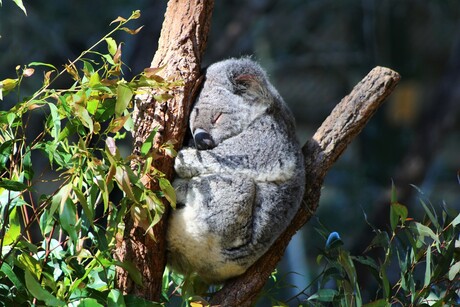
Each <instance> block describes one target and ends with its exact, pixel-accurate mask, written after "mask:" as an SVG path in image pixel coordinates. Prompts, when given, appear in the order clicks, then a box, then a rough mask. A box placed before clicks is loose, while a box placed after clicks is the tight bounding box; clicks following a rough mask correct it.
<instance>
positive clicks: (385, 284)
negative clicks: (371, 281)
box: [380, 266, 390, 299]
mask: <svg viewBox="0 0 460 307" xmlns="http://www.w3.org/2000/svg"><path fill="white" fill-rule="evenodd" d="M380 280H381V282H382V286H383V296H384V298H386V299H388V298H389V297H390V282H389V281H388V276H387V272H386V270H385V266H382V267H381V268H380Z"/></svg>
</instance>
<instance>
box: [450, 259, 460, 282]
mask: <svg viewBox="0 0 460 307" xmlns="http://www.w3.org/2000/svg"><path fill="white" fill-rule="evenodd" d="M459 272H460V261H457V262H456V263H455V264H454V265H453V266H451V267H450V269H449V274H448V277H449V280H450V281H453V280H454V278H455V277H456V276H457V275H458V273H459Z"/></svg>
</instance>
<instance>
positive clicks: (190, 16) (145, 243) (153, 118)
mask: <svg viewBox="0 0 460 307" xmlns="http://www.w3.org/2000/svg"><path fill="white" fill-rule="evenodd" d="M213 6H214V1H213V0H203V1H200V0H171V1H169V3H168V7H167V10H166V14H165V19H164V22H163V27H162V31H161V35H160V39H159V43H158V50H157V52H156V53H155V56H154V58H153V61H152V63H151V67H154V68H157V67H162V69H161V71H160V72H159V73H158V75H160V76H161V77H162V78H164V79H165V80H170V81H178V80H179V81H182V83H183V86H180V87H177V88H175V89H173V90H172V91H171V92H170V93H169V94H171V95H172V96H173V98H171V99H169V100H167V101H163V102H157V101H155V100H154V99H153V96H154V95H155V94H157V93H156V92H155V91H153V90H150V91H149V92H148V94H144V95H140V96H137V97H136V98H135V100H136V101H135V102H136V112H135V127H136V131H135V133H134V150H133V153H134V154H138V153H139V151H140V147H141V146H142V144H143V142H144V141H145V139H146V138H147V137H148V136H149V135H150V133H151V131H152V129H153V128H154V127H156V128H158V132H157V133H156V135H155V140H154V145H153V147H154V148H155V149H156V150H157V151H158V154H159V155H160V156H159V158H158V159H157V160H156V161H155V165H154V166H155V167H156V168H157V169H158V170H160V171H161V172H163V173H164V174H165V175H166V177H167V178H168V179H171V175H172V169H173V167H172V166H173V160H172V159H171V158H170V157H168V156H167V155H166V154H165V153H164V152H162V151H159V150H158V149H159V148H160V147H161V145H162V144H164V143H165V142H166V141H173V142H175V147H176V148H175V149H176V150H177V149H178V147H179V146H180V144H181V143H182V140H183V138H184V135H185V131H186V128H187V122H188V114H189V110H190V106H191V102H192V101H193V97H194V95H195V92H196V90H197V88H198V83H199V78H200V66H201V58H202V55H203V52H204V49H205V46H206V40H207V37H208V32H209V27H210V21H211V14H212V9H213ZM141 163H142V161H141ZM149 188H151V189H154V190H158V187H157V186H156V183H155V182H150V183H149ZM168 206H169V205H168V204H165V207H166V208H168ZM166 218H167V211H166V212H165V215H164V216H163V218H162V220H161V221H160V222H159V223H158V224H157V225H156V226H155V227H154V229H153V232H154V233H155V237H156V240H153V239H151V237H149V236H145V231H144V230H143V229H142V228H141V227H138V226H137V224H136V223H135V222H134V220H133V218H132V217H131V215H129V214H128V215H127V216H126V217H125V232H124V237H123V238H122V239H120V240H119V242H118V243H117V249H116V251H115V256H116V257H117V258H118V259H119V260H120V261H129V262H132V263H133V264H134V265H135V266H136V267H137V269H138V270H139V271H140V272H141V273H142V276H143V280H142V285H136V284H134V282H133V280H132V279H131V278H130V277H129V275H128V272H127V271H125V270H123V269H122V268H118V270H117V286H118V288H119V289H121V290H122V291H123V293H131V294H135V295H138V296H141V297H144V298H146V299H149V300H155V301H159V300H160V295H161V282H162V275H163V271H164V267H165V263H166V257H165V236H164V234H165V230H166V227H165V226H166V223H165V220H166Z"/></svg>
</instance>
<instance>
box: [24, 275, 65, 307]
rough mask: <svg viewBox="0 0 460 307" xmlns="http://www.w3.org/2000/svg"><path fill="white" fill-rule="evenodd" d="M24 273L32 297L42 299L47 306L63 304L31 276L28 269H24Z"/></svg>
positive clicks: (63, 304)
mask: <svg viewBox="0 0 460 307" xmlns="http://www.w3.org/2000/svg"><path fill="white" fill-rule="evenodd" d="M24 273H25V274H24V277H25V280H26V287H27V290H29V292H30V294H32V296H33V297H35V298H36V299H38V300H39V301H44V302H45V304H46V305H47V306H65V303H64V302H63V301H61V300H59V299H57V298H56V297H55V296H54V295H52V294H51V293H50V292H48V291H47V290H45V289H44V288H43V287H42V286H41V285H40V284H39V283H38V281H37V280H36V279H35V277H34V276H32V274H31V273H30V271H29V270H26V271H25V272H24Z"/></svg>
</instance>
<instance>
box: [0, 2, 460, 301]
mask: <svg viewBox="0 0 460 307" xmlns="http://www.w3.org/2000/svg"><path fill="white" fill-rule="evenodd" d="M25 6H26V8H27V13H28V16H27V17H26V16H24V14H23V12H21V11H20V10H19V9H18V8H17V7H16V6H15V5H14V4H13V2H12V1H3V6H2V7H1V8H0V36H1V37H0V55H1V56H0V80H2V79H4V78H7V77H14V76H15V67H16V65H19V64H20V65H24V64H27V63H29V62H32V61H40V62H46V63H51V64H53V65H56V66H59V65H63V64H64V63H66V62H68V60H69V59H70V60H71V59H74V58H76V57H77V56H78V55H79V54H80V52H81V51H83V50H85V49H87V48H88V47H90V46H91V45H92V44H93V43H94V42H95V41H97V40H98V38H100V37H101V36H102V35H103V34H104V33H106V32H107V30H108V28H109V23H110V21H111V20H113V19H115V18H116V17H117V16H118V15H121V16H128V15H129V14H130V13H131V12H132V11H133V10H135V9H140V10H141V12H142V16H141V18H140V19H138V20H137V21H136V22H137V23H138V26H140V25H145V27H144V28H143V30H142V31H141V33H139V34H138V35H136V36H128V35H126V37H122V38H119V39H118V40H119V41H120V40H121V41H124V42H125V44H124V46H123V61H124V62H125V63H127V65H128V66H129V68H130V70H129V69H126V71H125V73H126V74H127V78H129V76H130V74H133V75H135V74H137V73H139V72H141V71H142V70H143V68H145V67H148V66H149V64H150V61H151V59H152V57H153V54H154V52H155V50H156V46H157V39H158V37H159V33H160V29H161V24H162V22H163V14H164V12H165V8H166V1H165V0H161V1H160V0H157V1H147V0H138V1H122V0H112V1H110V2H106V1H102V0H92V1H88V0H80V1H76V0H72V1H58V0H47V1H43V0H36V1H30V2H25ZM135 27H136V25H133V26H132V28H135ZM248 54H250V55H253V56H254V58H255V59H256V60H258V61H260V62H261V63H262V65H263V66H264V67H265V68H266V69H267V71H268V73H269V75H270V76H271V79H272V81H273V83H274V84H275V86H276V87H277V88H278V90H279V91H280V93H281V94H282V96H283V97H284V98H285V100H286V101H287V103H288V104H289V105H290V106H291V109H292V110H293V112H294V114H295V116H296V118H297V122H298V134H299V138H300V139H301V142H302V143H303V142H305V140H306V139H307V138H309V137H311V136H312V134H313V133H314V131H315V130H316V128H318V127H319V125H320V124H321V122H322V121H323V120H324V118H325V117H326V116H327V115H328V114H329V113H330V111H331V110H332V108H333V107H334V106H335V105H336V104H337V103H338V102H339V101H340V99H341V98H342V97H344V96H345V95H346V94H347V93H348V92H349V91H350V90H351V89H352V87H353V86H354V85H355V84H356V83H357V82H358V81H359V80H361V79H362V78H363V77H364V76H365V75H366V74H367V73H368V72H369V71H370V70H371V69H372V68H373V67H374V66H377V65H380V66H387V67H390V68H392V69H394V70H396V71H398V72H399V73H400V74H401V75H402V80H401V82H400V84H399V85H398V87H397V89H396V91H395V93H394V94H392V95H391V97H390V99H389V100H388V101H387V102H386V104H385V105H384V106H383V107H382V108H381V109H380V110H379V111H378V112H377V114H376V115H375V117H374V118H373V119H372V120H371V121H370V123H369V124H368V126H367V127H366V128H365V129H364V131H363V133H362V134H361V135H360V136H358V137H357V138H356V139H355V141H354V142H353V143H352V145H351V146H350V147H349V148H348V149H347V151H346V152H345V154H344V155H343V156H342V157H341V158H340V160H339V161H338V162H337V163H336V165H335V166H334V167H333V169H332V170H331V171H330V173H329V174H328V176H327V178H326V181H325V184H324V189H323V193H322V194H323V195H322V199H321V204H320V207H319V210H318V212H317V216H318V218H319V219H320V220H321V222H322V223H323V224H324V225H326V227H328V228H330V230H331V231H338V232H339V233H340V234H341V237H342V239H343V241H344V243H345V246H346V247H347V248H348V249H349V250H351V252H352V253H360V252H362V251H363V250H364V248H365V247H366V246H367V245H368V244H369V240H370V239H371V235H372V233H371V228H370V227H369V226H368V225H367V224H366V222H365V219H364V213H365V214H366V215H367V219H368V220H369V222H370V223H372V224H373V225H376V226H377V227H380V228H382V229H387V228H388V224H389V221H388V216H389V203H390V196H389V195H390V194H389V191H390V188H391V182H392V181H394V184H395V186H396V188H397V190H398V199H399V201H400V202H401V203H403V204H404V205H406V206H408V207H409V216H410V217H417V218H420V217H421V216H423V213H424V212H423V210H422V208H421V207H420V205H419V204H420V203H419V202H418V201H417V198H419V197H422V198H424V199H429V200H430V201H431V202H432V203H433V205H434V206H435V207H436V208H438V209H440V208H441V206H442V205H443V204H444V203H445V204H447V205H448V206H449V207H451V208H456V209H457V210H460V197H459V195H460V193H459V189H460V185H459V170H460V129H459V128H460V120H459V119H460V2H459V1H458V0H443V1H439V0H385V1H380V0H360V1H359V0H341V1H337V0H250V1H243V0H231V1H216V4H215V9H214V15H213V24H212V30H211V36H210V38H209V41H208V47H207V51H206V55H205V58H204V64H205V65H209V64H210V63H213V62H215V61H218V60H221V59H223V58H227V57H232V56H241V55H248ZM37 81H39V80H37ZM57 86H59V85H57ZM62 86H66V85H65V84H62ZM37 87H38V84H34V83H33V81H32V80H31V81H29V80H27V81H26V82H24V84H23V87H22V91H23V93H25V94H27V92H28V91H30V92H32V91H34V90H35V89H36V88H37ZM11 103H12V101H8V100H6V101H4V102H2V103H1V104H0V109H6V108H9V107H11ZM127 146H129V144H128V145H127ZM128 150H129V149H128ZM411 185H415V186H417V187H419V188H420V191H422V193H423V195H422V194H421V193H420V192H419V191H418V190H417V189H416V188H414V187H413V186H411ZM315 223H316V222H315V221H311V222H310V223H309V224H308V225H307V226H306V227H304V230H303V232H301V233H299V235H298V236H297V237H296V238H295V239H294V241H293V244H291V246H290V248H289V250H288V253H287V255H286V257H285V261H284V263H283V265H282V266H281V274H280V276H282V278H285V279H286V280H287V281H288V283H293V284H296V285H297V286H298V287H301V288H302V287H303V286H305V285H306V284H307V282H308V280H309V279H310V278H311V276H314V275H315V274H316V272H315V267H316V264H315V258H314V257H315V255H316V254H317V251H318V247H319V244H320V243H318V242H319V241H316V240H317V239H315V238H318V237H319V236H318V235H317V233H316V232H315V230H314V227H313V226H314V225H315ZM289 272H298V273H299V274H292V273H289ZM310 275H311V276H310ZM290 291H291V292H292V293H296V290H295V289H292V288H290ZM292 293H291V294H292ZM286 295H290V294H289V293H288V294H286ZM364 295H365V294H364Z"/></svg>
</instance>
